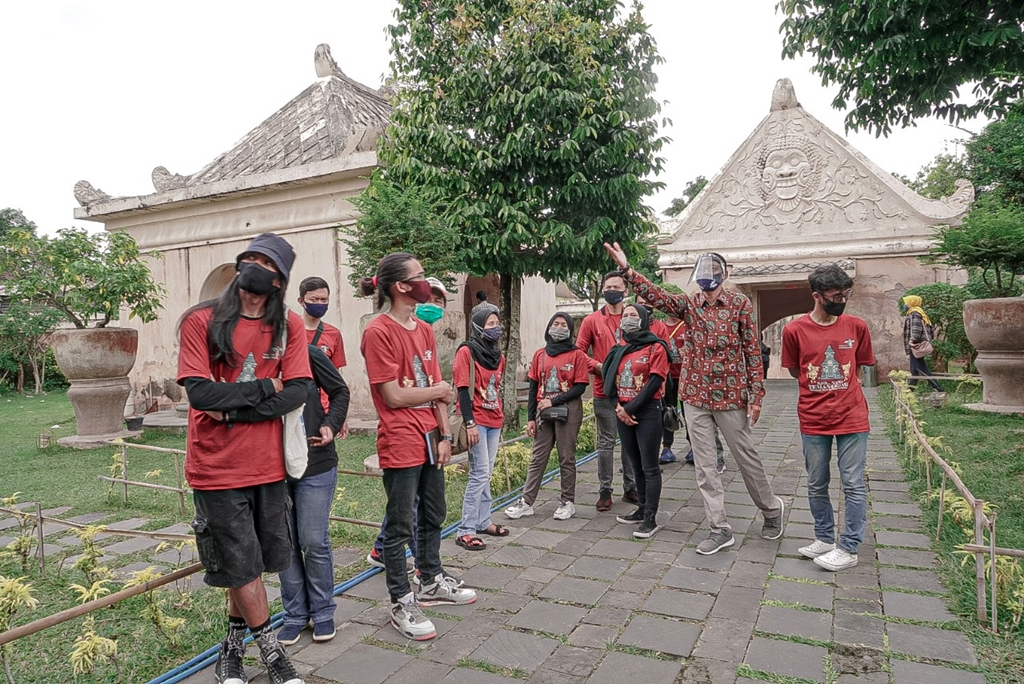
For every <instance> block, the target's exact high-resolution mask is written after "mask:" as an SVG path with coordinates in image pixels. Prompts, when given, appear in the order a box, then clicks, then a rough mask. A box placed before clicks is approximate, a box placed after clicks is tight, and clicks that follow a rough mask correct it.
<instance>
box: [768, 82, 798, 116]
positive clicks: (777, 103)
mask: <svg viewBox="0 0 1024 684" xmlns="http://www.w3.org/2000/svg"><path fill="white" fill-rule="evenodd" d="M799 106H800V102H798V101H797V99H796V88H794V87H793V82H792V81H790V80H789V79H788V78H780V79H779V80H778V82H777V83H776V84H775V90H773V91H772V107H771V111H773V112H780V111H782V110H784V109H794V108H795V107H799Z"/></svg>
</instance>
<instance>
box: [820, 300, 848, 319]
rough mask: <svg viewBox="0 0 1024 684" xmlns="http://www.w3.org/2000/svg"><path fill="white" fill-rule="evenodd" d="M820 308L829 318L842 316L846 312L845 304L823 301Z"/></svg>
mask: <svg viewBox="0 0 1024 684" xmlns="http://www.w3.org/2000/svg"><path fill="white" fill-rule="evenodd" d="M821 308H822V309H824V310H825V313H827V314H828V315H829V316H836V317H838V316H842V315H843V311H845V310H846V302H830V301H828V300H824V301H822V302H821Z"/></svg>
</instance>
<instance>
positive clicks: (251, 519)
mask: <svg viewBox="0 0 1024 684" xmlns="http://www.w3.org/2000/svg"><path fill="white" fill-rule="evenodd" d="M294 261H295V252H294V251H293V250H292V247H291V245H289V244H288V243H287V242H286V241H285V240H283V239H282V238H280V237H278V236H277V235H273V234H271V233H264V234H262V235H260V236H258V237H257V238H256V239H255V240H253V241H252V244H250V245H249V247H248V248H247V249H246V250H245V251H244V252H242V253H241V254H239V255H238V258H237V260H236V262H235V268H236V269H237V275H236V276H235V279H234V280H233V281H231V283H230V284H229V285H228V286H227V287H226V288H225V289H224V291H223V292H222V293H221V294H220V295H219V296H218V297H217V299H215V300H210V301H206V302H202V303H200V304H197V305H196V306H194V307H192V308H191V309H189V310H188V311H186V312H185V313H184V315H182V317H181V321H180V323H179V337H180V343H181V349H180V352H179V355H178V383H179V384H181V385H184V386H185V389H186V390H187V392H188V399H189V404H190V407H189V420H188V456H187V457H186V458H185V477H186V478H187V480H188V483H189V485H190V486H191V487H192V490H193V498H194V500H195V508H196V515H195V520H194V521H193V523H192V527H193V529H194V530H195V534H196V546H197V547H198V550H199V559H200V560H201V561H202V563H203V567H204V568H205V569H206V577H205V581H206V583H207V584H210V585H211V586H215V587H224V588H226V589H227V593H228V635H227V638H226V639H225V640H224V642H223V643H222V644H221V648H220V657H219V658H218V660H217V668H216V677H217V681H218V682H221V683H222V684H243V683H244V682H245V681H247V680H246V675H245V671H244V669H243V667H242V657H243V656H244V655H245V646H244V645H243V639H244V637H245V630H246V627H248V628H249V630H250V631H251V632H252V634H253V638H254V639H255V641H256V643H257V644H258V645H259V649H260V654H261V656H262V657H263V662H264V663H265V664H266V666H267V670H268V671H269V672H270V675H271V680H272V681H275V682H284V683H285V684H301V682H302V680H301V678H300V677H299V676H298V674H297V673H296V671H295V668H294V667H293V666H292V664H291V662H290V661H289V660H288V657H287V656H286V655H285V652H284V650H283V648H282V647H281V645H280V644H279V643H278V641H277V638H276V637H275V636H274V634H273V632H272V631H271V629H270V612H269V610H268V607H267V592H266V589H265V588H264V586H263V580H262V574H263V573H264V572H281V571H283V570H285V569H287V568H288V566H289V564H290V563H291V535H290V534H289V530H288V489H287V485H286V484H285V466H284V443H283V439H284V435H283V428H282V422H281V417H282V416H284V415H285V414H287V413H289V412H291V411H293V410H295V409H297V408H299V407H300V406H302V404H303V402H304V401H305V400H306V396H307V395H308V393H309V392H310V391H311V390H312V389H313V385H312V379H311V378H312V376H311V374H310V370H309V352H308V347H307V345H306V340H305V336H304V335H303V330H302V320H301V319H300V318H299V317H298V316H297V315H296V314H294V313H291V312H289V311H288V310H287V309H286V308H285V306H284V291H285V288H286V287H287V285H288V273H289V271H290V270H291V267H292V263H293V262H294Z"/></svg>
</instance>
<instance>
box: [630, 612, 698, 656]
mask: <svg viewBox="0 0 1024 684" xmlns="http://www.w3.org/2000/svg"><path fill="white" fill-rule="evenodd" d="M700 632H701V628H700V626H699V625H695V624H693V623H689V622H677V621H675V620H668V619H665V618H654V617H647V616H646V615H638V616H636V617H634V618H633V619H632V620H630V621H629V626H627V627H626V631H625V632H623V633H622V635H621V636H620V637H619V639H618V642H617V643H618V644H619V645H620V646H636V647H638V648H644V649H647V650H650V651H658V652H660V653H669V654H671V655H677V656H683V657H686V656H688V655H690V652H691V651H692V650H693V646H694V644H696V643H697V639H698V637H700Z"/></svg>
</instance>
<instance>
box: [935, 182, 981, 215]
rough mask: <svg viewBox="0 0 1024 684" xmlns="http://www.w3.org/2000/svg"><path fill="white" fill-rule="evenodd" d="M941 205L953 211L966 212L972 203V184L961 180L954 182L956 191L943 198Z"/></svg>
mask: <svg viewBox="0 0 1024 684" xmlns="http://www.w3.org/2000/svg"><path fill="white" fill-rule="evenodd" d="M941 201H942V203H943V204H945V205H947V206H949V207H950V208H951V209H953V210H954V211H958V212H966V211H967V209H968V208H970V206H971V203H972V202H973V201H974V184H973V183H971V181H969V180H966V179H964V178H961V179H960V180H958V181H957V182H956V190H955V191H954V192H953V194H952V195H950V196H949V197H943V198H942V200H941Z"/></svg>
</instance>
